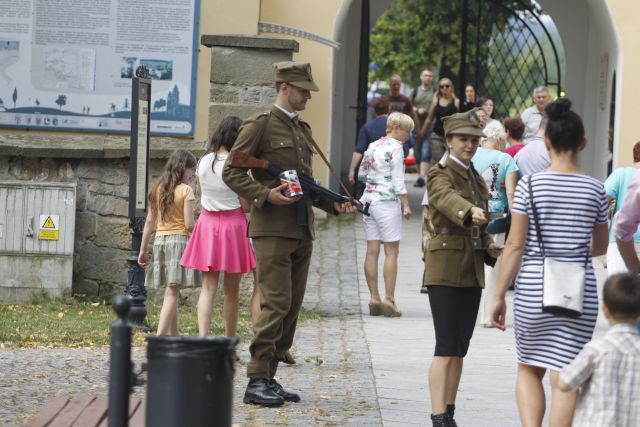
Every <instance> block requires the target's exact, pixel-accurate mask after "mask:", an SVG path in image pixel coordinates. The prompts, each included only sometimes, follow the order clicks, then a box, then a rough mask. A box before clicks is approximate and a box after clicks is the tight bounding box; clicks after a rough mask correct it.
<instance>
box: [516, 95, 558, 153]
mask: <svg viewBox="0 0 640 427" xmlns="http://www.w3.org/2000/svg"><path fill="white" fill-rule="evenodd" d="M532 100H533V105H532V106H531V107H529V108H527V109H526V110H524V111H523V112H522V114H521V115H520V117H521V118H522V121H523V122H524V126H525V130H524V143H525V144H528V143H529V140H530V139H531V138H533V137H534V136H535V135H536V134H537V133H538V129H539V128H540V122H541V121H542V118H543V117H544V116H545V112H544V109H545V107H546V106H547V104H549V102H550V101H551V95H550V94H549V88H548V87H546V86H538V87H536V88H535V89H533V94H532Z"/></svg>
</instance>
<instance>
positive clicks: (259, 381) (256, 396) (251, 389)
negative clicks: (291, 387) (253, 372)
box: [243, 378, 284, 406]
mask: <svg viewBox="0 0 640 427" xmlns="http://www.w3.org/2000/svg"><path fill="white" fill-rule="evenodd" d="M243 402H244V403H251V404H254V405H261V406H280V405H282V404H284V399H283V398H282V396H280V395H278V394H277V393H276V392H275V391H273V388H272V387H271V381H270V380H268V379H266V378H251V379H249V384H247V389H246V391H245V392H244V399H243Z"/></svg>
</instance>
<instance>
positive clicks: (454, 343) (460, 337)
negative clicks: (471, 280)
mask: <svg viewBox="0 0 640 427" xmlns="http://www.w3.org/2000/svg"><path fill="white" fill-rule="evenodd" d="M481 295H482V289H480V288H479V287H473V288H457V287H453V286H438V285H430V286H429V305H430V306H431V314H432V316H433V326H434V328H435V330H436V350H435V355H436V356H449V357H451V356H453V357H464V356H466V354H467V350H468V349H469V341H471V336H472V335H473V328H474V327H475V325H476V318H477V317H478V308H479V307H480V297H481Z"/></svg>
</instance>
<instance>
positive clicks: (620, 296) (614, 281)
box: [602, 273, 640, 324]
mask: <svg viewBox="0 0 640 427" xmlns="http://www.w3.org/2000/svg"><path fill="white" fill-rule="evenodd" d="M603 302H604V307H603V309H602V310H603V312H604V313H605V316H606V317H607V319H608V320H609V321H610V322H612V321H613V322H625V323H627V322H630V323H634V324H635V322H636V321H637V319H638V317H640V276H638V275H636V274H629V273H623V274H616V275H613V276H611V277H609V278H608V279H607V281H606V282H605V284H604V291H603Z"/></svg>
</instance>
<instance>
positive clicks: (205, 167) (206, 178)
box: [196, 153, 240, 212]
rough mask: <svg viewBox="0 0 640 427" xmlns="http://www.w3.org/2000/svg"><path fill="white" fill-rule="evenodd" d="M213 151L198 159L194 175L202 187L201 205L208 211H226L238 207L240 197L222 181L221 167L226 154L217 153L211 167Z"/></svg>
mask: <svg viewBox="0 0 640 427" xmlns="http://www.w3.org/2000/svg"><path fill="white" fill-rule="evenodd" d="M214 156H215V153H209V154H206V155H205V156H204V157H203V158H201V159H200V162H199V163H198V168H197V170H196V175H197V176H198V179H199V180H200V188H201V189H202V199H201V203H202V207H203V208H204V209H206V210H208V211H213V212H217V211H228V210H232V209H238V208H239V207H240V199H239V198H238V195H237V194H236V193H234V192H233V190H231V189H230V188H229V187H227V184H225V183H224V181H222V169H223V168H224V162H225V160H227V156H228V155H227V154H218V155H217V156H216V162H215V165H214V166H213V170H212V169H211V163H212V162H213V158H214Z"/></svg>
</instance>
